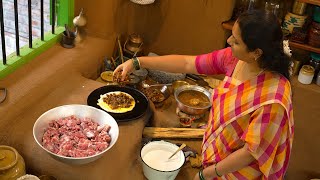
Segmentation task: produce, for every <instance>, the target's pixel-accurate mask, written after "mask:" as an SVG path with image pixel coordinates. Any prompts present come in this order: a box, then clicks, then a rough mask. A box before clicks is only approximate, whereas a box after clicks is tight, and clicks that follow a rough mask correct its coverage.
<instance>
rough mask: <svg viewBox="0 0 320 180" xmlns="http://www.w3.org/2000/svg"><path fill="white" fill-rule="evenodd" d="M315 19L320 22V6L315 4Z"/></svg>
mask: <svg viewBox="0 0 320 180" xmlns="http://www.w3.org/2000/svg"><path fill="white" fill-rule="evenodd" d="M313 20H314V21H316V22H318V23H320V6H314V9H313Z"/></svg>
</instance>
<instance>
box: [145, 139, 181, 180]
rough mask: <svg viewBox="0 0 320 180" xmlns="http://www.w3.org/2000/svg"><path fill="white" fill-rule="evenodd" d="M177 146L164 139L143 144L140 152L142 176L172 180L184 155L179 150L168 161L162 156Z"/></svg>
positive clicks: (158, 179) (159, 179)
mask: <svg viewBox="0 0 320 180" xmlns="http://www.w3.org/2000/svg"><path fill="white" fill-rule="evenodd" d="M178 148H179V147H178V146H177V145H176V144H173V143H170V142H166V141H152V142H149V143H147V144H145V145H144V146H143V147H142V149H141V152H140V156H141V159H142V169H143V174H144V176H145V177H146V178H147V179H150V180H151V179H152V180H164V179H165V180H174V179H175V178H176V176H177V175H178V173H179V171H180V169H181V167H182V166H183V164H184V163H185V160H186V158H185V155H184V153H183V152H182V151H179V152H178V153H177V154H176V155H175V157H174V158H173V159H171V160H170V161H168V160H167V159H166V158H164V156H169V155H170V154H171V153H173V152H174V151H176V150H177V149H178Z"/></svg>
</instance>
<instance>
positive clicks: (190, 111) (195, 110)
mask: <svg viewBox="0 0 320 180" xmlns="http://www.w3.org/2000/svg"><path fill="white" fill-rule="evenodd" d="M187 90H194V91H198V92H201V93H203V94H204V95H206V96H207V97H208V98H209V101H210V103H209V105H208V106H205V107H201V108H196V107H192V106H188V105H185V104H183V103H182V102H181V101H179V99H178V96H179V94H180V93H181V92H183V91H187ZM174 97H175V99H176V101H177V106H178V108H179V109H180V110H181V111H183V112H185V113H187V114H190V115H198V114H203V113H205V112H206V111H207V110H208V109H209V108H210V107H211V105H212V104H211V93H210V92H209V91H208V90H207V89H205V88H203V87H201V86H197V85H184V86H181V87H179V88H178V89H177V90H176V91H175V92H174Z"/></svg>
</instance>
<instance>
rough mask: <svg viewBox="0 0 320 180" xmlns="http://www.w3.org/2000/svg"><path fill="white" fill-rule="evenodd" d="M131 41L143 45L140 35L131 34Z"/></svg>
mask: <svg viewBox="0 0 320 180" xmlns="http://www.w3.org/2000/svg"><path fill="white" fill-rule="evenodd" d="M130 41H131V42H133V43H137V44H140V43H142V38H141V36H140V35H139V34H131V35H130Z"/></svg>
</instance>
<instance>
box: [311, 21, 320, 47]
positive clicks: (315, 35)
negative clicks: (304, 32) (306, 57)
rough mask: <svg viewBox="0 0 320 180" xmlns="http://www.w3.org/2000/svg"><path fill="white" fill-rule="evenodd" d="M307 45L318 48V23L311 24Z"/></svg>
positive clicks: (319, 34) (319, 42)
mask: <svg viewBox="0 0 320 180" xmlns="http://www.w3.org/2000/svg"><path fill="white" fill-rule="evenodd" d="M308 44H309V45H311V46H313V47H317V48H319V47H320V23H317V22H312V25H311V28H310V30H309V40H308Z"/></svg>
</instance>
